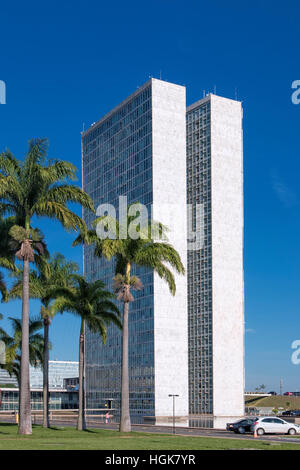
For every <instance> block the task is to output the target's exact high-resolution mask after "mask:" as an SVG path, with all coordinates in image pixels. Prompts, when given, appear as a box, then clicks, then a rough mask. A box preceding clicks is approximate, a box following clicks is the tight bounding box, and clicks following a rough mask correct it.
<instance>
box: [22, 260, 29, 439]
mask: <svg viewBox="0 0 300 470" xmlns="http://www.w3.org/2000/svg"><path fill="white" fill-rule="evenodd" d="M19 434H32V424H31V408H30V378H29V261H28V260H26V259H24V260H23V295H22V351H21V387H20V421H19Z"/></svg>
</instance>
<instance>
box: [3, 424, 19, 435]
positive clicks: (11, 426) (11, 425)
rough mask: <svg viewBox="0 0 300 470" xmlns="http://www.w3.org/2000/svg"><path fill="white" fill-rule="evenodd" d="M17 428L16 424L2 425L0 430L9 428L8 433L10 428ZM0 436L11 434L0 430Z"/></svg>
mask: <svg viewBox="0 0 300 470" xmlns="http://www.w3.org/2000/svg"><path fill="white" fill-rule="evenodd" d="M14 427H16V424H15V423H0V429H1V428H7V431H8V429H9V428H11V429H12V428H14ZM0 434H10V433H9V432H6V431H2V430H0Z"/></svg>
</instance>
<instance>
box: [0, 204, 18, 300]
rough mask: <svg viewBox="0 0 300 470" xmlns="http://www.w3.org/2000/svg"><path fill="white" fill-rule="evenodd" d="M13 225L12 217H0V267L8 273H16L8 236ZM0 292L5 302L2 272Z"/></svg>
mask: <svg viewBox="0 0 300 470" xmlns="http://www.w3.org/2000/svg"><path fill="white" fill-rule="evenodd" d="M0 209H1V205H0ZM14 224H15V219H14V217H9V218H7V219H3V218H2V217H1V215H0V267H2V268H5V269H8V270H9V271H16V266H15V264H14V253H13V251H12V249H11V247H10V236H9V231H10V229H11V227H12V226H13V225H14ZM0 292H1V295H2V300H3V301H4V302H6V301H7V300H8V297H7V290H6V284H5V280H4V276H3V273H2V272H0Z"/></svg>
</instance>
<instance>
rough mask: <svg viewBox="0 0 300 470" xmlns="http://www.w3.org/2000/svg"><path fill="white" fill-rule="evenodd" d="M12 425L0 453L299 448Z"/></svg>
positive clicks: (1, 430)
mask: <svg viewBox="0 0 300 470" xmlns="http://www.w3.org/2000/svg"><path fill="white" fill-rule="evenodd" d="M17 431H18V429H17V426H16V425H15V424H0V450H198V449H199V450H229V449H261V450H273V449H275V450H300V445H297V444H288V443H282V444H280V443H278V442H277V443H271V442H263V441H259V440H255V441H254V440H244V439H231V438H229V439H228V438H227V439H224V438H223V439H220V438H212V437H211V438H209V437H190V436H171V435H166V434H150V433H137V432H132V433H119V432H117V431H110V430H106V429H89V430H87V431H77V430H76V429H74V428H71V427H65V428H63V427H53V428H51V429H44V428H42V427H41V426H33V434H32V435H30V436H20V435H18V434H17Z"/></svg>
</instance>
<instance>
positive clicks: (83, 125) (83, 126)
mask: <svg viewBox="0 0 300 470" xmlns="http://www.w3.org/2000/svg"><path fill="white" fill-rule="evenodd" d="M84 128H85V123H84V122H83V123H82V132H84Z"/></svg>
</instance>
